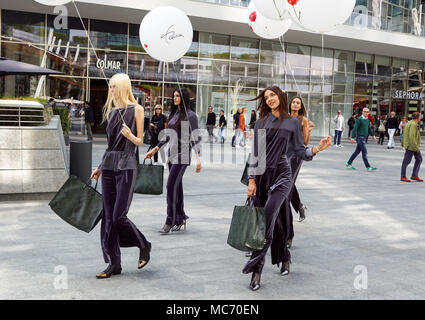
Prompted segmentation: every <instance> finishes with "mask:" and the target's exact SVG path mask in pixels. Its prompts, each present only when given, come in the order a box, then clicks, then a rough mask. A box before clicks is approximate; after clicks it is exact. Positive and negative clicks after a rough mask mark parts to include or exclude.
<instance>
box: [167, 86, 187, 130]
mask: <svg viewBox="0 0 425 320" xmlns="http://www.w3.org/2000/svg"><path fill="white" fill-rule="evenodd" d="M176 92H177V93H178V94H179V95H180V99H181V101H180V105H178V106H176V105H174V94H175V93H176ZM179 107H180V115H179V118H178V119H177V127H178V128H180V127H181V122H182V121H183V120H184V118H185V117H186V115H187V114H188V112H189V110H190V97H189V92H188V91H187V89H184V88H182V89H175V90H174V91H173V100H172V102H171V113H170V116H169V118H168V121H170V120H171V118H172V117H174V115H175V114H176V112H177V110H178V109H179Z"/></svg>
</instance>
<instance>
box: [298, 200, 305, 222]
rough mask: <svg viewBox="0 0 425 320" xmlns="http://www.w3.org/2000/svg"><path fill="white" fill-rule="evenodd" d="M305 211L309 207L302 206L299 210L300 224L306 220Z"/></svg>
mask: <svg viewBox="0 0 425 320" xmlns="http://www.w3.org/2000/svg"><path fill="white" fill-rule="evenodd" d="M305 210H307V207H306V206H305V205H303V204H302V205H301V206H300V209H299V211H300V217H299V219H298V221H299V222H301V221H303V220H305Z"/></svg>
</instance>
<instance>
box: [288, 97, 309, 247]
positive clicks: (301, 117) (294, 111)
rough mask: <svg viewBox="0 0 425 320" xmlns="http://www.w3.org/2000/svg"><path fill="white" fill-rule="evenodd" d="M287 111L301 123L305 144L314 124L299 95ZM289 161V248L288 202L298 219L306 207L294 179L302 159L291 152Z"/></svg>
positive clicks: (291, 231)
mask: <svg viewBox="0 0 425 320" xmlns="http://www.w3.org/2000/svg"><path fill="white" fill-rule="evenodd" d="M289 113H290V115H291V117H293V118H296V119H298V121H299V122H300V124H301V131H302V136H303V142H304V145H305V146H307V145H308V144H309V142H310V135H311V131H312V130H313V128H314V124H313V122H311V121H308V120H307V118H306V115H307V110H306V108H305V106H304V102H303V100H302V98H301V97H294V98H292V100H291V102H290V103H289ZM289 161H290V164H291V170H292V190H291V194H290V196H289V199H290V201H288V202H287V203H286V206H285V208H284V209H285V210H287V212H288V214H289V215H290V218H289V225H288V227H289V229H288V243H287V246H288V248H291V246H292V240H293V239H294V226H293V223H292V222H293V216H292V210H291V207H290V205H289V202H290V203H291V204H292V207H293V208H294V210H295V211H296V212H297V213H298V214H299V216H300V217H299V221H300V222H301V221H303V220H304V219H305V210H306V209H307V208H306V206H304V204H303V203H302V202H301V199H300V195H299V193H298V190H297V187H296V186H295V181H296V180H297V177H298V173H299V172H300V169H301V165H302V159H300V158H298V157H296V156H295V155H294V154H291V155H290V156H289Z"/></svg>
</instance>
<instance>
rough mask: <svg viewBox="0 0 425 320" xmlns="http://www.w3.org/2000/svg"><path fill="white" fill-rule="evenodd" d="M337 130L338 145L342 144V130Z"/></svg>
mask: <svg viewBox="0 0 425 320" xmlns="http://www.w3.org/2000/svg"><path fill="white" fill-rule="evenodd" d="M337 131H338V141H337V143H338V145H340V144H341V135H342V131H340V130H337Z"/></svg>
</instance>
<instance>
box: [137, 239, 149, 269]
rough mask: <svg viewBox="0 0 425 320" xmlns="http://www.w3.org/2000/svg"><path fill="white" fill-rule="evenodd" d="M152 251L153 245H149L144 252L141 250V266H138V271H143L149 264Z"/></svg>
mask: <svg viewBox="0 0 425 320" xmlns="http://www.w3.org/2000/svg"><path fill="white" fill-rule="evenodd" d="M151 249H152V244H150V243H149V244H148V245H147V246H146V248H145V249H144V250H140V253H139V264H138V266H137V268H138V269H142V268H144V267H145V266H146V265H147V264H148V262H149V260H150V258H151V257H150V252H151Z"/></svg>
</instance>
